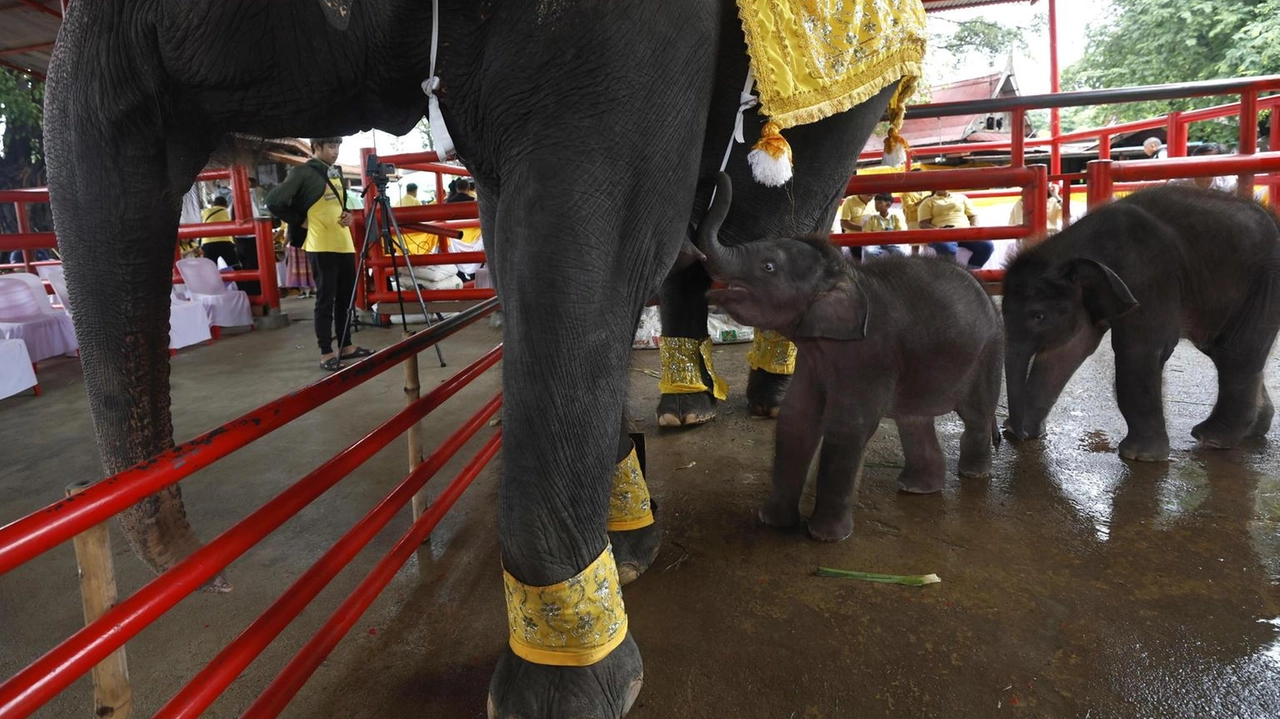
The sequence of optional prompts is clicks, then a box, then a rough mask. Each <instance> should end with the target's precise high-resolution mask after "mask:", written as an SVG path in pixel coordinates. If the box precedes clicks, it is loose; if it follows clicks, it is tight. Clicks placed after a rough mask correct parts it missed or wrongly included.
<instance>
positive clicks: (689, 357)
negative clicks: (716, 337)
mask: <svg viewBox="0 0 1280 719" xmlns="http://www.w3.org/2000/svg"><path fill="white" fill-rule="evenodd" d="M658 351H659V357H660V359H661V360H662V379H661V380H659V381H658V389H659V390H661V391H662V393H663V394H697V393H698V392H706V391H707V385H706V383H705V382H703V381H702V368H703V367H705V368H706V369H707V374H708V375H710V376H711V385H712V386H711V394H712V396H714V397H715V398H716V399H718V400H724V399H726V398H727V397H728V396H729V388H728V386H727V385H725V383H724V380H722V379H720V377H719V375H717V374H716V370H715V367H713V366H712V364H711V338H710V337H707V338H706V339H702V340H695V339H691V338H688V337H660V338H658ZM699 358H701V360H702V361H701V363H699V361H698V360H699Z"/></svg>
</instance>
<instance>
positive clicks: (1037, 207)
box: [1022, 165, 1049, 237]
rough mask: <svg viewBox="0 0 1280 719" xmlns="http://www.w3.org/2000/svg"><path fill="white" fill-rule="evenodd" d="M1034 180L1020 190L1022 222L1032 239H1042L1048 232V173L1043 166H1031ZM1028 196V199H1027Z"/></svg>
mask: <svg viewBox="0 0 1280 719" xmlns="http://www.w3.org/2000/svg"><path fill="white" fill-rule="evenodd" d="M1031 170H1032V172H1034V173H1035V179H1034V180H1033V181H1032V182H1031V184H1029V185H1027V186H1026V187H1024V188H1023V189H1022V206H1023V207H1024V208H1026V210H1027V211H1026V212H1024V213H1023V220H1024V221H1025V222H1026V223H1027V225H1028V226H1029V227H1030V229H1031V236H1032V237H1044V236H1045V235H1046V234H1047V233H1048V231H1049V206H1048V203H1049V171H1048V168H1046V167H1045V166H1044V165H1032V166H1031ZM1028 195H1030V196H1031V197H1030V199H1028V197H1027V196H1028Z"/></svg>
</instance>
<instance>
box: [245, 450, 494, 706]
mask: <svg viewBox="0 0 1280 719" xmlns="http://www.w3.org/2000/svg"><path fill="white" fill-rule="evenodd" d="M501 444H502V433H501V432H497V433H495V434H494V435H493V437H491V438H490V439H489V441H488V442H486V443H485V444H484V446H483V447H482V448H481V449H480V452H479V453H478V454H477V455H476V457H475V459H473V460H471V462H470V463H469V464H467V466H466V467H465V468H463V470H462V472H461V473H459V474H458V477H457V478H456V479H454V480H453V481H452V482H450V483H449V486H448V487H446V488H445V490H444V492H442V493H441V495H440V497H439V498H438V499H437V500H436V501H435V502H432V504H431V506H430V507H429V508H427V511H425V512H423V513H422V516H421V517H419V518H418V521H416V522H414V523H413V526H412V527H410V528H409V531H408V532H407V533H406V534H405V535H404V536H403V537H401V539H400V541H399V542H396V546H395V547H393V548H392V549H391V551H390V552H388V553H387V555H386V556H385V557H383V558H382V561H380V562H378V565H377V566H376V567H374V568H373V571H371V572H369V574H368V576H366V577H365V578H364V580H363V581H361V582H360V585H359V586H357V587H356V589H355V591H354V592H352V593H351V596H349V597H347V598H346V600H345V601H343V602H342V605H341V606H339V607H338V609H337V611H335V612H334V613H333V615H332V616H330V618H329V621H327V622H325V624H324V626H323V627H321V628H320V631H318V632H316V634H315V636H313V637H311V639H310V640H309V641H308V642H307V643H306V644H305V645H304V646H303V647H302V649H301V650H299V651H298V653H297V654H296V655H295V656H294V658H293V659H292V660H291V661H290V662H289V663H288V664H287V665H285V668H284V669H283V670H282V671H281V672H280V674H279V675H277V676H276V678H275V680H274V681H272V682H271V684H269V685H268V686H267V688H266V689H264V690H262V693H261V694H259V695H258V698H257V700H255V701H254V702H253V704H251V705H249V708H248V709H246V710H245V712H244V714H241V715H240V718H241V719H266V718H268V717H276V716H278V715H279V714H280V712H281V711H283V710H284V708H285V706H287V705H288V703H289V701H290V700H292V699H293V697H294V696H295V695H296V694H297V693H298V690H299V689H301V688H302V685H303V684H305V683H306V682H307V679H309V678H310V677H311V675H312V674H313V673H315V670H316V669H317V668H319V666H320V664H321V663H323V662H324V660H325V657H327V656H329V653H330V652H332V651H333V648H334V647H335V646H337V645H338V642H339V641H341V640H342V638H343V637H344V636H346V634H347V632H349V631H351V627H352V626H354V625H355V623H356V621H358V620H359V619H360V616H361V615H362V614H364V612H365V610H367V609H368V608H369V605H371V604H373V601H374V600H375V599H377V598H378V595H379V594H380V593H381V592H382V590H383V589H384V588H385V587H386V586H387V584H388V583H390V582H391V579H392V578H393V577H395V574H396V571H397V570H399V568H400V567H401V566H402V565H403V564H404V563H405V562H406V561H408V559H409V557H411V556H413V553H414V552H415V551H417V549H418V547H420V546H421V545H422V543H423V541H425V540H426V538H427V536H428V535H429V534H431V530H433V529H435V527H436V525H437V524H439V523H440V520H441V518H443V517H444V515H445V513H446V512H448V511H449V509H450V508H452V507H453V505H454V503H456V502H457V501H458V498H459V497H461V496H462V493H463V492H465V491H466V490H467V487H469V486H471V482H472V481H474V480H475V478H476V477H477V476H478V475H479V474H480V471H481V470H483V469H484V467H485V465H486V464H488V463H489V461H490V460H491V459H492V458H493V457H494V455H496V454H497V453H498V448H499V446H500V445H501Z"/></svg>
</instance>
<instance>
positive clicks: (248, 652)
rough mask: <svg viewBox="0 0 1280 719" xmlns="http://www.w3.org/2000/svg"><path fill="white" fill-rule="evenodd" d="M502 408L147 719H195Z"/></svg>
mask: <svg viewBox="0 0 1280 719" xmlns="http://www.w3.org/2000/svg"><path fill="white" fill-rule="evenodd" d="M501 406H502V395H501V394H499V395H497V396H495V397H494V398H493V399H491V400H489V402H487V403H486V404H485V405H484V406H483V407H481V409H480V411H479V412H478V413H476V415H475V416H474V417H472V418H471V420H470V421H468V422H467V423H466V424H464V425H463V426H462V427H461V428H460V429H458V430H457V431H456V432H454V433H453V434H452V435H451V436H450V437H449V438H448V439H447V440H445V442H444V443H443V444H441V445H440V447H439V448H438V449H436V451H435V452H432V453H431V454H430V455H429V456H428V457H427V458H426V459H425V460H423V462H422V464H420V465H418V466H417V467H416V468H415V469H414V470H413V471H412V472H410V473H409V476H408V477H406V478H405V479H404V481H402V482H401V483H400V484H399V485H398V486H397V487H396V488H395V489H394V490H392V492H391V493H390V494H388V495H387V496H386V498H384V499H383V500H382V501H381V502H379V503H378V504H377V506H375V507H374V508H373V509H371V510H369V512H368V513H367V514H365V515H364V517H362V518H361V519H360V521H359V522H356V524H355V526H353V527H352V528H351V529H350V530H348V531H347V532H346V534H344V535H342V538H341V539H339V540H338V541H337V542H335V543H334V545H333V546H332V547H331V548H330V549H329V551H327V552H325V554H324V556H323V557H321V558H320V559H319V560H317V561H316V563H315V564H313V565H312V566H311V568H310V569H308V570H307V571H306V572H305V573H304V574H303V575H302V576H301V577H299V578H298V580H297V581H296V582H294V583H293V584H292V585H291V586H290V587H289V588H288V589H286V590H285V591H284V593H283V594H282V595H280V598H279V599H277V600H276V601H275V603H273V604H272V605H271V606H270V607H269V608H268V609H267V610H266V611H265V612H263V613H262V614H261V615H260V616H259V617H258V618H257V619H256V620H254V622H253V623H252V624H250V625H249V626H248V627H246V628H245V630H244V631H243V632H241V633H240V635H239V636H238V637H236V638H235V640H234V641H232V642H231V643H230V644H228V645H227V647H226V648H225V649H223V650H222V651H221V652H219V653H218V656H216V657H214V658H213V660H212V661H210V662H209V664H208V665H207V666H205V668H204V669H202V670H201V671H200V673H199V674H197V675H196V676H195V677H193V678H192V679H191V681H189V682H187V684H186V686H184V687H183V688H182V690H181V691H179V692H178V693H177V694H175V695H174V696H173V698H172V699H170V700H169V701H168V702H167V703H166V704H165V705H164V706H163V707H162V708H161V709H160V711H159V712H157V713H156V714H155V716H154V717H153V719H187V718H189V719H195V717H198V716H200V714H201V712H203V711H204V710H205V709H207V708H208V707H209V705H210V704H212V703H213V702H214V700H216V699H217V698H218V696H219V695H221V694H222V692H224V691H226V688H227V687H228V686H230V685H231V683H232V682H234V681H235V679H236V677H238V676H240V673H241V672H243V671H244V670H245V668H246V667H248V666H249V664H251V663H252V662H253V660H254V659H256V658H257V656H258V655H259V654H261V653H262V651H263V650H264V649H266V648H267V646H269V645H270V644H271V642H272V641H273V640H274V639H275V638H276V637H277V636H279V634H280V632H282V631H284V629H285V627H287V626H289V623H290V622H292V621H293V620H294V619H295V618H296V617H297V616H298V615H299V614H301V613H302V610H303V609H306V607H307V605H308V604H310V603H311V600H313V599H315V598H316V596H317V595H318V594H320V591H321V590H323V589H324V588H325V587H326V586H328V584H329V582H330V581H332V580H333V578H334V577H336V576H337V575H338V573H339V572H341V571H342V570H343V568H345V567H346V566H347V565H348V564H349V563H350V562H351V560H352V559H355V557H356V555H357V554H359V553H360V551H361V550H362V549H364V547H365V546H366V545H367V544H368V543H369V541H370V540H372V539H373V538H374V537H375V536H376V535H377V534H378V532H380V531H381V530H382V528H383V527H385V526H387V523H388V522H390V521H391V520H392V519H393V518H394V517H395V515H396V513H397V512H399V511H400V509H401V508H403V507H404V506H405V505H406V504H408V503H409V500H410V499H411V498H412V497H413V495H414V494H415V493H417V492H418V491H419V490H420V489H422V487H423V486H424V485H425V484H426V483H427V481H428V480H430V479H431V478H432V477H434V476H435V475H436V473H437V472H439V471H440V469H441V468H443V467H444V465H445V464H446V463H447V462H448V461H449V460H451V459H453V457H454V455H456V454H457V453H458V450H460V449H461V448H462V446H463V445H464V444H466V443H467V442H468V441H470V440H471V438H472V437H474V436H475V435H476V433H477V432H479V431H480V430H481V429H482V428H483V427H484V426H485V423H486V422H488V421H489V419H490V418H491V417H493V415H494V414H496V413H497V411H498V408H499V407H501Z"/></svg>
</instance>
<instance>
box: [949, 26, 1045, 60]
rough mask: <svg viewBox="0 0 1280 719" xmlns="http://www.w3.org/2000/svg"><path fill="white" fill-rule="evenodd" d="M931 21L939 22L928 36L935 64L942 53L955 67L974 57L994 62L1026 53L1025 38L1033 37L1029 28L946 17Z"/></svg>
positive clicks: (1032, 31) (1032, 32)
mask: <svg viewBox="0 0 1280 719" xmlns="http://www.w3.org/2000/svg"><path fill="white" fill-rule="evenodd" d="M930 19H931V20H934V19H936V20H937V22H936V23H931V25H932V27H931V28H930V29H931V30H932V31H933V32H931V33H930V36H929V53H930V55H931V57H930V58H929V59H930V60H931V61H935V62H936V61H937V59H938V58H937V57H936V55H937V54H939V53H940V54H942V55H943V56H945V57H948V58H950V59H951V61H952V63H953V64H957V63H959V62H961V61H963V60H965V59H967V58H969V57H970V56H973V55H980V56H983V57H985V58H987V59H989V60H992V61H995V60H997V59H998V58H1000V57H1002V56H1005V55H1008V54H1009V53H1011V52H1014V51H1018V50H1026V49H1027V40H1026V35H1027V34H1034V30H1032V29H1030V28H1021V27H1013V26H1008V25H1002V24H1000V23H998V22H995V21H993V20H986V19H983V18H977V19H974V20H959V21H956V20H950V19H948V18H944V17H936V18H930ZM931 64H932V63H931Z"/></svg>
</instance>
